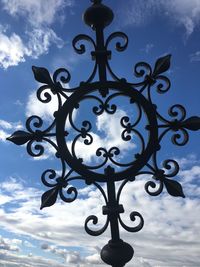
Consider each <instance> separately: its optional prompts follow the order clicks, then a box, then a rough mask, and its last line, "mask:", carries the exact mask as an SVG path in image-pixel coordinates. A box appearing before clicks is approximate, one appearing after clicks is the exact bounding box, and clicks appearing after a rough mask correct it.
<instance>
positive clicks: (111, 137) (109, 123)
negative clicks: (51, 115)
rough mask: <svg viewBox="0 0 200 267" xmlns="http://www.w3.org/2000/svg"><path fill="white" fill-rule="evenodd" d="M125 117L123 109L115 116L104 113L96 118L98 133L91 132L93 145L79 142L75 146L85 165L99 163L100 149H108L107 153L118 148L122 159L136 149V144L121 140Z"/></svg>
mask: <svg viewBox="0 0 200 267" xmlns="http://www.w3.org/2000/svg"><path fill="white" fill-rule="evenodd" d="M125 116H127V114H126V112H125V111H123V110H121V109H118V110H117V111H116V112H115V113H114V114H113V115H109V114H108V113H106V112H104V113H103V114H102V115H100V116H98V117H97V118H96V128H97V132H96V133H94V132H91V135H92V137H93V143H92V144H91V145H85V144H84V141H83V140H80V141H77V143H76V146H75V151H76V152H77V153H76V155H77V156H78V157H80V158H83V159H84V163H91V161H92V160H94V161H96V162H99V160H100V159H99V158H98V157H97V156H96V151H97V149H98V148H100V147H103V148H105V149H107V151H109V149H111V148H112V147H118V148H119V149H120V155H119V156H120V157H123V156H124V154H125V153H126V151H127V150H129V151H130V149H135V148H136V144H134V143H133V142H132V143H131V142H126V141H124V140H123V139H122V138H121V133H122V131H123V128H122V126H121V124H120V120H121V118H122V117H125ZM69 146H70V145H69ZM86 151H87V153H86Z"/></svg>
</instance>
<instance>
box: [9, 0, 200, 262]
mask: <svg viewBox="0 0 200 267" xmlns="http://www.w3.org/2000/svg"><path fill="white" fill-rule="evenodd" d="M91 2H92V5H91V6H90V7H89V8H88V9H87V10H86V11H85V13H84V15H83V19H84V22H85V23H86V24H87V25H88V26H89V27H91V29H92V30H93V31H94V32H95V34H96V40H93V38H91V37H90V36H88V35H86V34H80V35H78V36H76V37H75V38H74V40H73V41H72V45H73V48H74V50H75V52H76V53H78V54H84V53H85V52H86V46H85V42H89V43H90V44H91V45H92V47H93V50H92V51H91V57H92V60H93V62H94V66H93V70H92V72H91V75H90V76H89V77H88V78H87V79H86V80H85V81H82V82H80V83H79V85H77V87H75V88H69V86H68V83H69V82H70V80H71V74H70V73H69V71H68V70H67V69H65V68H60V69H58V70H56V71H55V72H54V73H53V76H52V77H51V75H50V73H49V71H48V70H47V69H46V68H43V67H36V66H33V67H32V71H33V74H34V77H35V80H36V81H38V82H39V83H41V84H42V85H41V86H40V88H39V89H38V91H37V98H38V100H39V101H40V102H42V103H44V104H46V105H48V104H51V101H52V97H56V98H57V108H56V109H55V112H54V118H53V120H52V122H51V123H50V125H49V126H46V123H44V121H43V119H42V118H41V117H39V116H37V115H33V116H31V117H29V118H28V119H27V121H26V131H22V130H20V131H16V132H14V133H13V134H12V135H11V136H10V137H8V138H7V139H8V140H9V141H11V142H13V143H14V144H16V145H26V148H27V152H28V154H30V155H31V156H33V157H40V156H42V155H43V154H44V152H45V144H48V145H51V146H52V147H53V148H54V150H55V157H56V160H57V161H58V162H60V164H61V172H59V175H58V174H57V173H56V171H55V170H53V169H51V168H50V169H47V170H45V171H44V172H43V173H42V176H41V180H42V183H43V184H44V185H45V186H47V187H48V188H50V189H49V190H47V191H46V192H44V193H43V195H42V198H41V209H43V208H46V207H50V206H52V205H54V204H55V203H56V201H57V198H58V197H59V198H60V199H61V200H63V201H64V202H68V203H70V202H73V201H75V200H76V198H77V196H78V188H76V187H75V186H73V182H74V181H77V180H81V181H84V182H85V184H86V185H93V186H94V187H95V188H96V189H97V190H98V191H99V192H100V193H101V195H102V197H103V199H104V202H105V205H104V206H103V207H102V214H103V215H104V216H105V218H106V219H105V223H104V225H103V226H102V225H99V223H98V221H99V220H98V217H97V216H96V215H90V216H88V217H87V218H86V220H85V230H86V232H87V233H88V234H90V235H93V236H99V235H101V234H102V233H104V232H105V231H106V229H107V228H108V226H110V230H111V239H110V241H109V242H108V244H106V245H105V246H104V247H103V248H102V250H101V258H102V260H103V261H104V262H105V263H106V264H108V265H111V266H113V267H123V266H125V264H126V263H127V262H129V261H130V260H131V258H132V257H133V248H132V247H131V246H130V245H129V244H128V243H126V242H124V241H123V240H122V239H121V238H120V231H119V227H120V226H121V227H122V228H124V229H125V230H126V231H128V232H138V231H140V230H141V229H142V227H143V225H144V219H143V217H142V215H141V214H140V213H139V212H138V211H132V212H131V214H130V221H131V224H132V226H129V225H127V224H125V223H124V222H123V220H122V218H121V216H120V215H121V213H124V207H123V205H122V204H121V203H120V201H121V200H120V197H121V194H122V192H123V189H124V187H125V186H126V185H127V184H128V183H130V182H134V181H135V179H136V178H137V179H139V177H140V175H143V176H145V177H146V179H147V181H146V184H145V190H146V192H147V193H148V194H149V195H151V196H154V197H155V196H158V195H160V194H161V193H162V192H163V189H164V187H165V192H167V193H168V194H169V195H171V196H173V197H183V198H184V197H185V195H184V192H183V188H182V186H181V184H180V183H179V182H177V181H176V180H175V179H173V178H174V177H175V176H176V175H177V174H178V172H179V165H178V162H177V161H175V160H174V159H166V160H164V161H163V162H160V160H159V159H158V158H159V153H160V150H161V147H162V142H163V139H164V138H165V137H166V136H169V135H170V137H171V141H172V144H174V145H176V146H183V145H185V144H187V142H188V141H189V131H198V130H200V117H198V116H192V117H189V118H187V116H186V110H185V108H184V107H183V106H182V105H180V104H175V105H173V106H172V107H170V108H169V112H168V113H169V114H168V115H169V117H170V119H166V118H165V117H164V116H163V115H161V114H160V113H159V111H158V109H157V106H156V104H155V103H154V101H153V100H152V96H151V92H152V90H153V89H155V88H156V90H157V92H158V93H161V94H164V93H166V92H167V91H168V90H169V89H170V86H171V83H170V80H169V79H168V78H167V76H165V73H166V72H167V71H168V70H169V68H170V64H171V55H165V56H162V57H160V58H159V59H158V60H157V61H156V62H155V65H154V67H153V68H152V67H151V66H150V65H149V64H148V63H146V62H139V63H137V64H136V65H135V67H134V74H135V76H136V78H138V79H139V80H140V81H138V82H134V83H133V82H128V81H127V80H126V79H125V78H124V77H118V75H117V74H116V73H115V72H114V71H113V70H112V68H111V67H110V64H109V61H110V60H111V56H112V52H111V51H110V50H109V46H110V43H112V42H114V41H116V38H117V41H116V43H115V49H116V50H117V51H118V52H122V51H124V50H125V49H126V48H127V46H128V36H127V35H126V34H124V33H122V32H114V33H112V34H110V35H109V36H108V37H107V39H106V40H105V38H104V28H105V27H107V26H108V25H109V24H110V23H111V22H112V20H113V18H114V14H113V12H112V10H111V9H110V8H109V7H107V6H105V5H103V4H102V1H100V0H93V1H91ZM122 97H124V98H125V99H127V100H128V103H129V104H130V106H131V108H132V109H133V110H134V112H131V113H130V114H127V115H124V116H123V115H121V118H120V121H119V123H120V127H119V132H118V134H119V136H120V138H121V140H122V141H123V142H124V144H127V145H130V147H131V145H132V144H133V142H134V141H133V140H135V139H137V140H138V143H137V147H136V150H137V151H136V152H131V151H130V153H129V154H130V157H127V161H126V162H125V161H122V160H121V159H122V151H121V149H120V147H117V146H115V145H112V144H110V147H106V146H102V147H98V148H97V149H96V151H95V154H94V157H95V160H94V161H93V162H90V163H88V162H86V161H85V159H84V156H83V157H80V155H79V154H78V152H77V146H78V145H77V144H78V143H79V142H82V144H83V145H84V146H85V151H86V153H87V148H88V147H90V146H92V145H93V144H94V143H95V140H94V137H93V135H92V131H94V129H95V125H94V124H95V123H94V122H93V121H90V120H89V119H88V118H90V116H89V115H91V114H92V115H93V116H95V117H96V118H98V116H101V115H102V114H109V115H110V116H114V115H115V114H116V112H117V111H118V110H119V107H118V105H119V103H120V99H121V98H122ZM86 101H90V103H92V109H91V114H85V113H86V112H85V111H84V112H82V113H81V111H80V109H81V105H82V103H84V102H86ZM86 103H88V102H86ZM77 110H78V111H79V112H80V113H81V114H82V117H81V118H80V121H81V122H79V123H77V121H76V119H74V118H75V116H74V113H75V112H77ZM133 113H134V116H135V117H134V116H133ZM135 114H137V115H135ZM144 115H145V116H144ZM84 116H85V118H84ZM144 118H145V119H144ZM66 125H68V126H66ZM69 125H70V127H69ZM141 128H142V130H141ZM72 133H73V134H72ZM72 136H73V139H72ZM70 138H71V139H70ZM69 143H70V145H69ZM131 153H133V154H131ZM116 182H118V183H120V186H119V187H118V188H116ZM103 185H106V188H107V189H106V190H105V189H104V186H103ZM92 224H93V225H96V226H98V227H99V229H98V230H97V229H96V228H95V229H94V228H92V227H91V225H92Z"/></svg>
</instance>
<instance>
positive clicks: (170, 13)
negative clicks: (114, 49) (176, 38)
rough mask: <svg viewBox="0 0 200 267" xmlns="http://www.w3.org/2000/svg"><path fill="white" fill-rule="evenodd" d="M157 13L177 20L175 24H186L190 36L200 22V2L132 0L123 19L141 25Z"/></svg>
mask: <svg viewBox="0 0 200 267" xmlns="http://www.w3.org/2000/svg"><path fill="white" fill-rule="evenodd" d="M124 12H125V14H124ZM156 14H161V15H162V16H166V17H169V18H170V19H172V20H173V21H175V22H176V24H175V25H179V26H180V25H182V26H184V28H185V31H186V36H187V37H188V36H189V35H190V34H192V33H193V31H194V29H195V28H196V26H197V25H199V23H200V2H199V1H198V0H190V1H188V0H169V1H164V0H160V1H156V0H147V1H139V2H138V1H136V0H132V1H129V4H127V5H126V6H125V7H124V11H123V12H122V18H121V19H122V20H123V17H124V18H126V19H125V20H124V21H123V22H124V24H125V25H127V24H134V25H141V24H143V23H146V22H148V21H149V20H150V19H151V18H152V17H153V15H156ZM124 15H125V16H124Z"/></svg>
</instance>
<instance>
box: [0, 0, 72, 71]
mask: <svg viewBox="0 0 200 267" xmlns="http://www.w3.org/2000/svg"><path fill="white" fill-rule="evenodd" d="M2 5H3V9H4V10H5V11H7V12H8V13H9V14H10V15H11V16H13V17H16V16H19V17H21V18H23V19H24V20H25V24H27V23H26V21H28V22H29V24H28V30H27V29H25V30H24V31H25V37H26V39H27V38H28V41H24V39H23V38H22V37H21V36H20V35H19V34H17V33H15V32H13V33H12V34H10V35H9V36H8V35H7V34H6V31H7V29H8V28H9V27H8V26H7V25H6V26H5V27H3V25H0V67H2V68H4V69H7V68H8V67H10V66H17V65H18V64H19V63H20V62H24V61H25V60H26V57H32V58H38V57H39V56H40V55H42V54H46V53H48V51H49V48H50V46H51V45H52V44H55V45H56V46H57V47H58V48H61V47H62V46H63V44H64V43H63V40H62V39H61V38H59V37H58V36H57V34H56V33H55V32H54V31H53V30H52V29H51V27H50V26H51V25H52V24H53V23H54V22H55V19H58V18H59V12H60V11H63V10H64V9H65V7H71V6H72V5H73V0H56V1H55V0H48V1H47V0H44V1H42V0H37V1H32V0H27V1H24V0H19V1H16V0H8V1H7V0H2ZM62 16H63V14H62ZM62 16H61V17H62Z"/></svg>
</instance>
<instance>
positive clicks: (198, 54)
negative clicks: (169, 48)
mask: <svg viewBox="0 0 200 267" xmlns="http://www.w3.org/2000/svg"><path fill="white" fill-rule="evenodd" d="M190 61H191V62H195V61H200V51H196V52H195V53H193V54H191V55H190Z"/></svg>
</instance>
